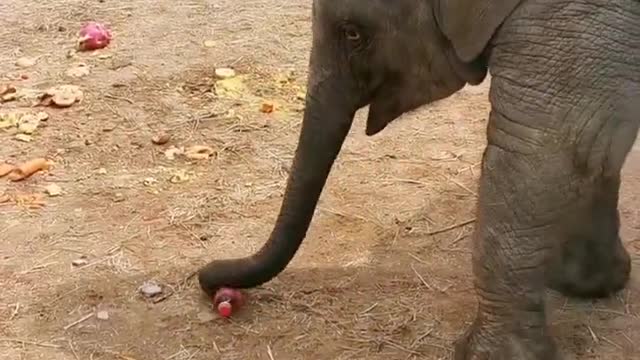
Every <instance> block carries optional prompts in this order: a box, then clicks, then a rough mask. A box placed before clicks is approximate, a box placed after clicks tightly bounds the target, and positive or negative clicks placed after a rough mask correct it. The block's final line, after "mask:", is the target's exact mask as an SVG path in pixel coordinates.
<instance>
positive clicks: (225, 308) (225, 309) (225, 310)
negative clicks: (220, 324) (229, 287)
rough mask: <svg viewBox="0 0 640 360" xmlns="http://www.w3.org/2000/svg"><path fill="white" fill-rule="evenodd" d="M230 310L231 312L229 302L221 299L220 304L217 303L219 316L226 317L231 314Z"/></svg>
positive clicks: (231, 308) (231, 307)
mask: <svg viewBox="0 0 640 360" xmlns="http://www.w3.org/2000/svg"><path fill="white" fill-rule="evenodd" d="M232 312H233V306H232V305H231V303H230V302H228V301H223V302H221V303H220V304H218V314H220V316H222V317H224V318H228V317H230V316H231V313H232Z"/></svg>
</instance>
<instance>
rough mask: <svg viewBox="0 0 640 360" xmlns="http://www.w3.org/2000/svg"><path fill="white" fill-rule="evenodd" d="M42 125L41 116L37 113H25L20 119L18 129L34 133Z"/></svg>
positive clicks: (22, 131) (25, 132) (24, 132)
mask: <svg viewBox="0 0 640 360" xmlns="http://www.w3.org/2000/svg"><path fill="white" fill-rule="evenodd" d="M38 125H40V117H38V115H36V114H25V115H23V116H22V117H21V118H20V120H19V121H18V131H20V132H21V133H23V134H28V135H30V134H33V133H34V132H35V131H36V129H37V128H38Z"/></svg>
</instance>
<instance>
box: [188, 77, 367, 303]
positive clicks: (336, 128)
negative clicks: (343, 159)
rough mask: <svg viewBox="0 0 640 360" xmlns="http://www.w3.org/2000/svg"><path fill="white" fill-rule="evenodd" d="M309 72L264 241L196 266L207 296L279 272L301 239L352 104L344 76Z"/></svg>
mask: <svg viewBox="0 0 640 360" xmlns="http://www.w3.org/2000/svg"><path fill="white" fill-rule="evenodd" d="M315 69H317V68H315ZM315 69H314V68H312V69H311V70H312V71H311V73H310V75H309V80H310V82H309V83H310V84H313V85H310V86H309V93H308V95H307V98H306V108H305V112H304V120H303V122H302V130H301V132H300V135H299V140H298V146H297V149H296V152H295V157H294V160H293V164H292V167H291V172H290V175H289V178H288V181H287V186H286V190H285V194H284V199H283V202H282V205H281V208H280V213H279V215H278V218H277V220H276V224H275V227H274V229H273V231H272V232H271V236H270V237H269V240H268V241H267V242H266V243H265V244H264V245H263V247H262V248H261V249H260V250H259V251H258V252H257V253H255V254H253V255H251V256H248V257H246V258H239V259H227V260H216V261H212V262H210V263H209V264H207V265H205V266H204V267H203V268H202V269H200V271H199V282H200V286H201V287H202V289H203V290H204V291H205V292H206V293H207V294H209V295H212V294H213V293H215V292H216V291H217V290H218V289H219V288H221V287H230V288H251V287H255V286H258V285H261V284H263V283H265V282H267V281H269V280H271V279H272V278H274V277H275V276H277V275H278V274H279V273H280V272H281V271H283V270H284V269H285V268H286V266H287V265H288V264H289V262H290V261H291V259H292V258H293V257H294V255H295V253H296V251H297V250H298V248H299V247H300V244H301V243H302V241H303V240H304V238H305V236H306V234H307V230H308V229H309V224H310V223H311V220H312V218H313V214H314V211H315V208H316V205H317V203H318V199H319V198H320V194H321V193H322V189H323V187H324V185H325V183H326V180H327V177H328V176H329V173H330V171H331V167H332V166H333V163H334V161H335V159H336V157H337V156H338V153H339V152H340V149H341V148H342V144H343V143H344V140H345V138H346V136H347V134H348V132H349V129H350V128H351V124H352V122H353V118H354V115H355V111H356V106H353V105H352V104H350V103H348V101H347V99H348V98H349V96H347V95H346V94H345V90H346V89H347V88H348V87H347V86H345V83H344V81H339V80H336V79H331V78H330V77H329V78H323V79H319V78H318V77H317V75H313V74H314V73H316V72H314V71H313V70H315Z"/></svg>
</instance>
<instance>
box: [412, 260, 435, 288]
mask: <svg viewBox="0 0 640 360" xmlns="http://www.w3.org/2000/svg"><path fill="white" fill-rule="evenodd" d="M411 270H413V272H414V273H416V276H417V277H418V279H420V281H422V283H423V284H424V286H426V287H427V289H429V290H432V289H433V288H432V287H431V285H429V283H428V282H427V281H426V280H425V279H424V278H423V277H422V275H420V273H419V272H418V270H416V268H415V267H413V264H411Z"/></svg>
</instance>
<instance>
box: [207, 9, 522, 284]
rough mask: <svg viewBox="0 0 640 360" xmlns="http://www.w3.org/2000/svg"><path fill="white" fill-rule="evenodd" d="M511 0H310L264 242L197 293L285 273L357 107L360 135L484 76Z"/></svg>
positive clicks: (225, 264) (211, 270)
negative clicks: (279, 180) (304, 79)
mask: <svg viewBox="0 0 640 360" xmlns="http://www.w3.org/2000/svg"><path fill="white" fill-rule="evenodd" d="M517 4H518V1H517V0H393V1H390V0H313V10H312V33H313V42H312V49H311V54H310V61H309V77H308V84H307V96H306V107H305V111H304V119H303V123H302V129H301V132H300V136H299V141H298V146H297V149H296V152H295V157H294V160H293V165H292V167H291V173H290V175H289V178H288V181H287V186H286V190H285V195H284V199H283V202H282V206H281V208H280V213H279V215H278V218H277V220H276V223H275V227H274V229H273V231H272V233H271V236H270V238H269V240H268V241H267V242H266V244H265V245H264V246H263V247H262V248H261V249H260V250H259V251H258V252H257V253H255V254H253V255H251V256H249V257H246V258H240V259H227V260H216V261H212V262H211V263H209V264H207V265H206V266H205V267H203V268H202V269H200V272H199V281H200V285H201V287H202V289H203V290H204V291H205V292H206V293H208V294H213V293H214V292H215V291H216V290H217V289H218V288H220V287H233V288H250V287H254V286H258V285H260V284H262V283H265V282H267V281H269V280H271V279H272V278H273V277H275V276H277V275H278V274H279V273H280V272H281V271H282V270H284V269H285V267H286V266H287V264H288V263H289V262H290V261H291V259H292V258H293V256H294V255H295V253H296V251H297V250H298V248H299V246H300V244H301V243H302V240H303V239H304V238H305V236H306V233H307V230H308V228H309V224H310V222H311V220H312V217H313V213H314V211H315V208H316V205H317V202H318V199H319V197H320V194H321V192H322V189H323V187H324V185H325V182H326V180H327V176H328V175H329V173H330V170H331V167H332V165H333V162H334V160H335V159H336V157H337V156H338V153H339V152H340V149H341V147H342V144H343V142H344V140H345V137H346V136H347V133H348V132H349V129H350V127H351V124H352V122H353V118H354V115H355V113H356V111H357V110H358V109H360V108H362V107H364V106H366V105H370V107H369V114H368V119H367V125H366V134H367V135H374V134H376V133H378V132H380V131H381V130H383V129H384V128H385V127H386V126H387V125H388V124H389V123H390V122H391V121H393V120H394V119H396V118H397V117H399V116H400V115H402V114H403V113H405V112H407V111H410V110H413V109H416V108H418V107H420V106H422V105H425V104H427V103H430V102H433V101H436V100H439V99H442V98H445V97H448V96H449V95H451V94H453V93H454V92H456V91H457V90H459V89H461V88H462V87H463V86H464V85H465V84H467V83H469V84H474V85H475V84H479V83H480V82H482V80H483V79H484V78H485V77H486V74H487V66H486V59H484V57H483V55H482V54H483V52H484V49H485V48H486V47H487V45H488V44H489V42H490V40H491V38H492V36H493V34H494V32H495V31H496V29H497V28H498V27H499V26H500V24H501V23H502V21H503V20H504V19H505V18H506V17H507V16H508V15H509V13H510V12H511V11H513V9H514V8H515V7H516V5H517Z"/></svg>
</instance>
